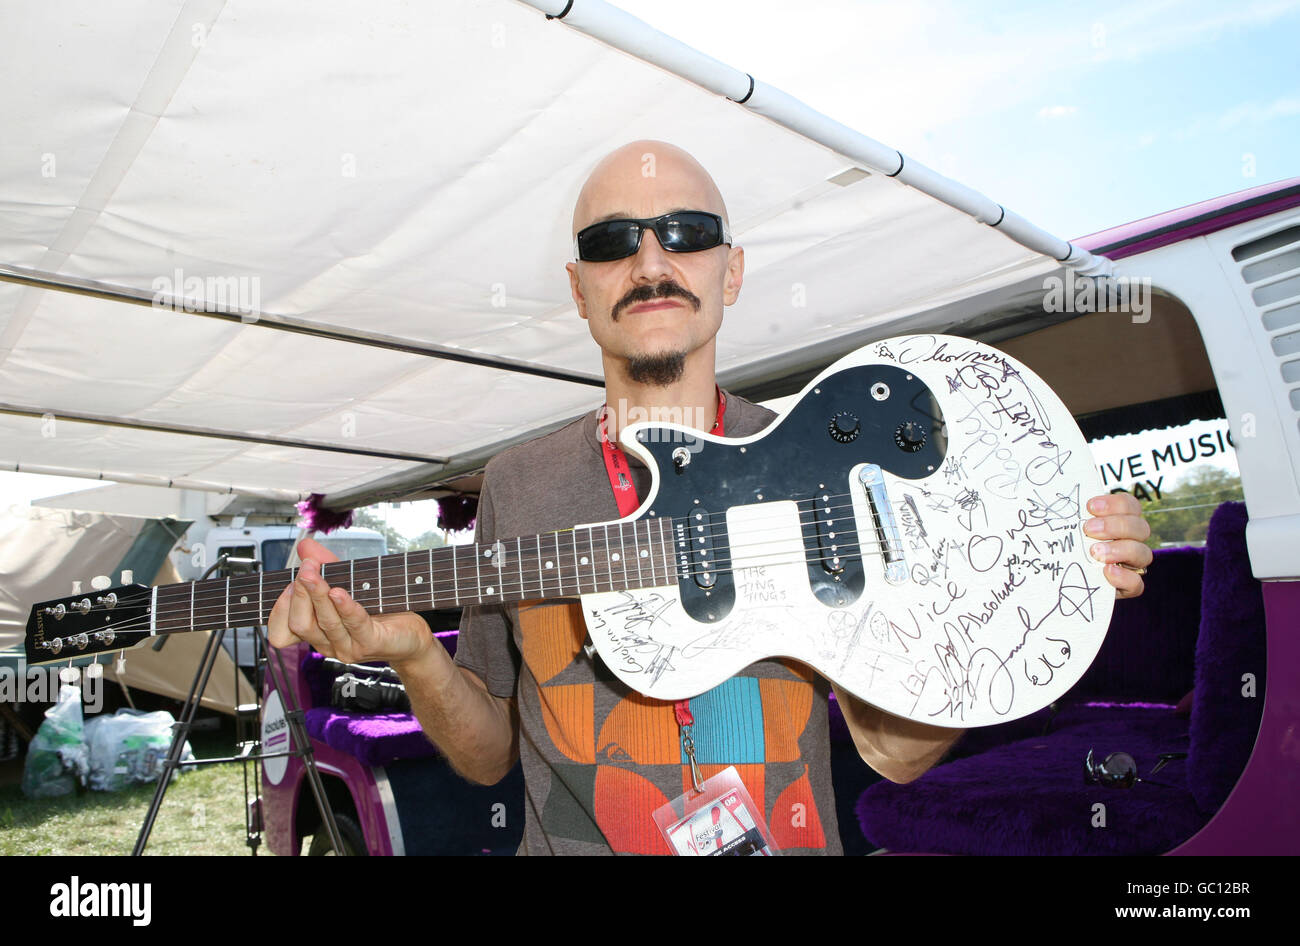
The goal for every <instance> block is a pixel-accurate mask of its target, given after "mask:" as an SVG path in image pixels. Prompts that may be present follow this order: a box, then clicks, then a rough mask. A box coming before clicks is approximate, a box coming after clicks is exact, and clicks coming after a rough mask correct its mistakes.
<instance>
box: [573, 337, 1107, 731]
mask: <svg viewBox="0 0 1300 946" xmlns="http://www.w3.org/2000/svg"><path fill="white" fill-rule="evenodd" d="M621 439H622V442H623V445H624V447H625V449H627V450H629V451H632V452H635V453H636V454H638V455H639V456H640V457H641V459H643V460H644V461H645V462H646V464H647V465H648V466H649V468H650V470H651V473H652V477H653V486H652V488H651V490H650V493H649V495H648V497H647V499H646V500H645V502H644V503H643V504H642V506H641V507H640V508H639V509H638V510H637V511H636V512H635V513H634V514H633V515H632V516H630V517H628V518H627V519H625V520H623V521H622V522H621V526H622V528H623V529H624V530H625V531H626V530H628V529H635V528H637V526H638V524H644V523H648V522H654V521H655V520H656V519H659V518H666V519H669V520H671V523H672V528H671V534H670V536H669V537H668V543H667V545H668V548H667V549H666V550H665V557H668V555H669V553H670V554H671V560H672V565H671V574H670V575H669V576H667V577H668V578H670V580H669V581H665V582H660V583H658V584H656V585H655V586H653V587H645V588H620V589H618V590H611V591H599V592H595V593H590V594H585V595H583V605H584V613H585V615H586V620H587V624H588V630H589V632H590V635H591V640H592V642H593V644H594V645H595V647H596V649H597V650H598V651H600V653H601V656H602V658H603V659H604V660H605V662H606V663H607V664H608V666H609V667H610V669H611V670H612V671H613V672H614V673H615V674H616V675H618V676H619V677H620V678H621V679H623V680H624V681H625V682H626V683H627V684H628V685H629V686H631V687H633V688H635V689H637V690H639V691H641V692H643V693H645V694H647V695H649V696H653V697H657V698H661V699H679V698H682V697H688V696H691V695H694V694H697V693H700V692H703V691H705V690H707V689H710V688H711V687H713V686H716V685H717V684H719V683H721V682H722V681H723V680H725V679H726V678H727V677H729V676H731V675H733V674H735V673H736V672H737V671H739V670H740V669H742V668H743V667H745V666H746V665H748V664H750V663H753V662H754V661H756V660H759V659H763V658H766V657H773V656H784V657H792V658H795V659H797V660H800V661H802V662H804V663H806V664H808V665H809V666H811V667H813V668H814V669H816V670H818V671H819V672H820V673H822V674H823V675H824V676H826V677H827V678H829V679H830V680H832V681H833V682H835V683H836V684H838V685H839V686H841V687H843V688H844V689H846V690H848V691H849V692H851V693H853V694H855V695H856V696H858V697H860V698H861V699H864V700H866V701H867V702H870V703H872V704H874V705H876V706H879V707H880V708H882V709H884V710H886V711H888V712H891V713H894V714H896V715H899V716H903V717H906V718H909V719H915V720H918V721H922V722H927V723H931V724H936V725H946V726H955V727H969V726H979V725H987V724H991V723H997V722H1003V721H1006V720H1009V719H1014V718H1017V717H1019V716H1024V715H1027V714H1029V713H1032V712H1034V711H1036V710H1038V709H1040V708H1042V707H1043V706H1046V705H1048V704H1049V703H1051V702H1052V701H1053V700H1055V699H1057V698H1058V697H1059V696H1061V695H1062V694H1063V693H1064V692H1065V691H1066V690H1068V689H1069V688H1070V687H1071V686H1073V684H1074V683H1075V682H1077V680H1078V679H1079V677H1080V676H1081V675H1082V674H1083V672H1084V671H1085V670H1086V669H1087V668H1088V666H1089V664H1090V663H1091V662H1092V660H1093V658H1094V657H1095V656H1096V653H1097V651H1098V648H1099V647H1100V646H1101V642H1102V640H1103V638H1104V636H1105V632H1106V628H1107V626H1108V625H1109V622H1110V616H1111V609H1112V607H1113V604H1114V591H1113V589H1112V588H1111V587H1110V586H1109V584H1108V583H1107V582H1106V581H1105V579H1104V577H1103V575H1102V572H1101V565H1100V564H1099V563H1098V562H1096V561H1095V560H1094V559H1093V558H1092V557H1091V556H1090V554H1089V549H1090V548H1091V546H1092V544H1093V540H1091V539H1089V538H1087V537H1086V536H1085V535H1084V533H1083V528H1082V525H1083V522H1084V521H1086V519H1087V518H1088V514H1087V512H1086V510H1085V509H1084V506H1083V504H1084V503H1085V502H1086V500H1087V499H1088V498H1089V497H1091V496H1093V495H1096V494H1098V493H1100V492H1102V487H1101V482H1100V480H1099V478H1098V476H1097V473H1096V470H1095V468H1094V465H1093V462H1092V455H1091V452H1090V451H1089V449H1088V446H1087V443H1086V441H1085V440H1084V438H1083V435H1082V434H1081V433H1080V431H1079V429H1078V427H1077V425H1076V424H1075V422H1074V420H1073V418H1072V417H1071V415H1070V413H1069V411H1068V410H1067V409H1066V408H1065V406H1064V405H1063V404H1062V403H1061V402H1060V400H1059V399H1058V398H1057V397H1056V395H1055V394H1054V393H1053V392H1052V391H1051V390H1050V389H1049V388H1048V387H1047V385H1046V384H1045V383H1044V382H1043V381H1042V379H1040V378H1039V377H1037V375H1035V374H1034V373H1033V372H1032V371H1030V370H1029V369H1028V368H1027V367H1025V366H1024V365H1023V364H1020V363H1019V362H1017V361H1015V360H1014V359H1012V358H1011V357H1009V356H1007V355H1005V354H1003V353H1002V352H999V351H997V350H995V349H993V348H990V347H988V346H985V345H982V344H980V343H978V342H972V341H968V340H965V339H960V338H952V337H945V336H938V335H925V336H911V337H905V338H895V339H889V340H887V341H884V342H878V343H876V344H873V345H870V346H867V347H866V348H863V349H861V350H859V351H857V352H855V353H853V354H852V355H849V356H847V357H845V358H843V359H841V360H840V361H838V362H836V363H835V364H833V365H831V366H830V367H829V368H827V369H826V370H825V371H823V372H822V373H821V374H820V375H819V376H818V377H817V378H816V379H814V380H813V381H812V382H810V383H809V385H808V386H807V387H806V388H805V389H804V391H803V393H802V394H801V395H800V397H799V399H798V401H797V402H796V403H795V404H794V405H793V406H792V407H790V408H789V409H788V410H787V411H786V412H784V413H783V414H781V415H780V416H779V417H778V418H777V419H776V420H775V421H774V422H773V423H772V424H771V425H770V426H769V427H768V428H767V429H766V430H764V431H763V432H761V433H759V434H756V435H754V436H751V437H748V438H745V439H730V440H728V439H723V438H718V437H713V436H710V435H707V434H696V433H694V432H691V431H688V430H687V429H685V428H678V427H673V426H672V425H662V426H656V425H651V424H644V423H642V424H634V425H631V426H629V428H628V429H627V430H626V431H625V432H624V433H623V435H622V437H621ZM683 443H686V444H688V445H689V449H686V450H683V449H682V444H683ZM589 528H592V529H605V530H608V529H609V528H610V526H609V524H602V525H600V526H591V527H589ZM607 565H608V562H606V561H604V560H603V559H601V560H597V559H596V558H593V559H592V560H591V569H592V574H593V577H594V576H595V573H596V571H597V570H598V569H600V568H604V567H606V566H607Z"/></svg>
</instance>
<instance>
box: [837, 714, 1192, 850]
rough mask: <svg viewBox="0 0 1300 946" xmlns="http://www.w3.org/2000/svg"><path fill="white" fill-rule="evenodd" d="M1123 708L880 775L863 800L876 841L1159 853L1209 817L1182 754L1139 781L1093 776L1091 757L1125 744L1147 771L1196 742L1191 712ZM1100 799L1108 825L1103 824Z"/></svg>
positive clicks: (900, 846)
mask: <svg viewBox="0 0 1300 946" xmlns="http://www.w3.org/2000/svg"><path fill="white" fill-rule="evenodd" d="M1122 712H1123V716H1122V717H1119V718H1117V716H1116V715H1115V714H1114V713H1112V715H1111V717H1110V718H1108V719H1102V720H1095V721H1092V722H1082V723H1076V724H1074V725H1071V726H1067V727H1064V728H1062V729H1061V730H1060V731H1058V732H1055V733H1053V734H1052V735H1051V736H1050V737H1049V738H1042V739H1038V738H1031V739H1025V740H1021V741H1020V742H1014V743H1011V744H1010V745H1006V746H1001V747H999V748H996V749H991V750H989V751H988V752H984V753H982V754H980V755H976V756H970V757H968V758H965V759H959V760H957V761H955V762H950V763H947V764H946V765H943V766H940V767H938V768H935V769H932V770H931V771H930V772H928V773H926V774H925V775H924V776H922V777H921V778H920V779H918V780H917V781H915V782H913V783H911V784H909V785H896V784H894V783H893V782H878V783H876V784H875V785H873V786H872V787H871V788H869V789H868V790H867V791H865V792H863V794H862V797H861V798H860V799H859V800H858V805H857V814H858V821H859V824H860V825H861V827H862V832H863V834H865V835H866V837H867V838H868V839H869V840H870V841H871V843H873V844H875V845H877V846H879V847H886V848H889V849H890V850H895V851H929V852H936V853H945V854H969V853H981V854H1158V853H1163V852H1164V851H1167V850H1169V849H1170V848H1172V847H1173V846H1175V845H1176V844H1178V843H1179V842H1180V841H1182V840H1184V839H1185V838H1187V837H1189V836H1190V835H1191V834H1193V833H1194V832H1195V831H1196V830H1197V829H1198V828H1200V827H1201V825H1202V824H1204V823H1205V821H1206V818H1205V816H1204V815H1203V814H1201V812H1199V811H1198V810H1197V808H1196V805H1195V803H1194V802H1193V801H1192V797H1191V795H1190V793H1189V792H1188V791H1187V788H1186V783H1187V778H1186V767H1185V765H1184V763H1183V762H1182V761H1178V760H1176V761H1174V762H1171V763H1169V764H1168V765H1167V766H1165V767H1164V768H1162V769H1161V770H1160V772H1159V773H1158V774H1157V775H1155V776H1154V778H1155V779H1156V780H1157V781H1159V782H1162V783H1166V784H1168V785H1170V786H1173V787H1172V788H1166V787H1164V785H1154V784H1147V783H1139V784H1137V785H1136V786H1134V787H1133V788H1131V789H1105V788H1102V787H1101V786H1098V785H1088V784H1086V783H1085V781H1084V777H1083V760H1084V757H1085V756H1086V755H1087V752H1088V750H1089V749H1092V750H1094V753H1093V754H1094V756H1095V757H1096V758H1098V759H1099V760H1100V759H1104V758H1105V757H1106V756H1107V755H1108V754H1109V753H1111V752H1115V751H1118V750H1122V751H1125V752H1128V753H1129V754H1130V755H1132V756H1133V758H1134V759H1136V760H1137V763H1138V770H1139V772H1140V773H1141V774H1142V775H1143V776H1146V775H1148V774H1149V773H1150V771H1151V768H1152V767H1153V765H1154V764H1155V761H1156V757H1157V756H1158V755H1159V754H1160V753H1162V752H1174V751H1186V748H1187V720H1186V719H1184V718H1182V717H1179V716H1175V715H1174V713H1173V710H1172V708H1171V707H1153V708H1138V707H1128V708H1125V709H1124V710H1123V711H1122ZM1098 803H1100V804H1102V805H1104V806H1105V809H1104V817H1105V825H1104V826H1100V825H1099V824H1097V818H1098V810H1097V809H1096V808H1094V806H1095V805H1097V804H1098Z"/></svg>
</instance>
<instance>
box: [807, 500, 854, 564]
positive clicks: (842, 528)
mask: <svg viewBox="0 0 1300 946" xmlns="http://www.w3.org/2000/svg"><path fill="white" fill-rule="evenodd" d="M814 502H815V503H817V504H818V505H816V506H814V507H813V521H814V522H816V524H817V548H818V552H819V553H820V554H819V555H818V559H819V560H820V561H821V566H822V568H823V569H825V571H826V574H828V575H842V574H843V573H844V559H845V557H846V556H845V554H844V553H843V552H842V551H841V548H840V547H841V546H842V545H845V544H846V539H847V540H849V541H850V542H852V540H853V514H852V512H847V513H845V514H843V515H841V516H840V517H839V526H838V528H837V527H836V522H835V519H836V516H835V510H834V509H833V508H832V505H831V504H832V502H833V500H832V499H831V497H830V496H829V495H824V496H819V497H817V499H816V500H814ZM850 547H851V545H850Z"/></svg>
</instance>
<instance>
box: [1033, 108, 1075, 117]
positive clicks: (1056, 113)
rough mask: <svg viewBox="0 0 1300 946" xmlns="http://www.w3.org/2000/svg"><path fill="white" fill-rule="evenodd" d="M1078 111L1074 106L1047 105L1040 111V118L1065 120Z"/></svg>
mask: <svg viewBox="0 0 1300 946" xmlns="http://www.w3.org/2000/svg"><path fill="white" fill-rule="evenodd" d="M1077 111H1078V108H1076V107H1075V106H1073V105H1045V106H1043V107H1042V108H1040V109H1039V110H1038V117H1039V118H1065V117H1066V116H1067V115H1073V114H1074V113H1075V112H1077Z"/></svg>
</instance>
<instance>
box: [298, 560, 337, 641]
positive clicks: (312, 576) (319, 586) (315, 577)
mask: <svg viewBox="0 0 1300 946" xmlns="http://www.w3.org/2000/svg"><path fill="white" fill-rule="evenodd" d="M298 582H299V583H301V584H302V585H303V586H304V587H305V588H306V589H307V597H308V599H309V600H310V601H311V606H312V608H313V610H314V612H315V619H316V624H317V625H318V626H319V627H320V629H321V631H322V632H323V633H324V635H325V637H326V638H327V639H328V640H329V642H330V643H331V644H333V645H334V646H335V647H337V646H338V645H340V644H343V643H345V642H346V641H347V639H348V629H347V628H346V627H344V626H343V621H342V619H341V618H340V617H339V613H338V611H337V610H335V608H334V602H333V601H331V600H330V596H329V590H330V588H329V584H328V583H327V582H326V581H325V579H324V578H322V577H321V574H320V566H319V565H317V564H316V563H315V562H314V561H312V560H311V559H307V560H305V561H304V562H303V563H302V567H301V568H299V569H298Z"/></svg>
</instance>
